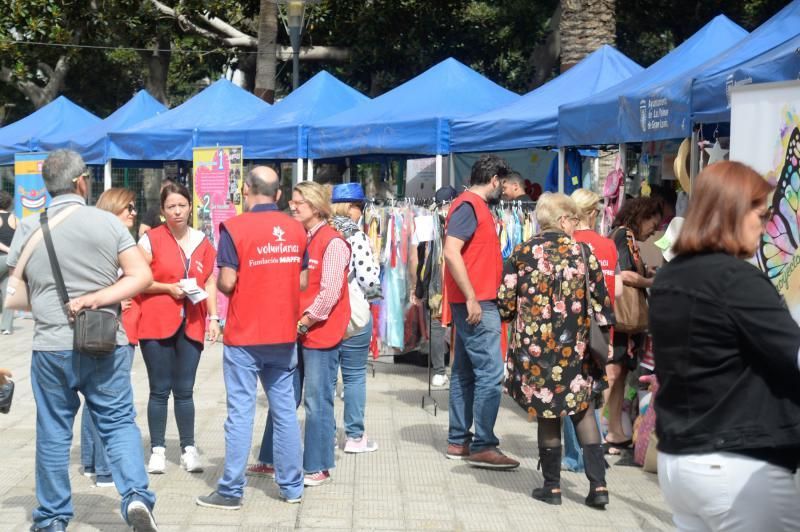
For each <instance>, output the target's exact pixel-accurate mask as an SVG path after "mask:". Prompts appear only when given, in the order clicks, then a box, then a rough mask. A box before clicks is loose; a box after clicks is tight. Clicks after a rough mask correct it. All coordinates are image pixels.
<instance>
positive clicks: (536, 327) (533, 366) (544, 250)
mask: <svg viewBox="0 0 800 532" xmlns="http://www.w3.org/2000/svg"><path fill="white" fill-rule="evenodd" d="M581 246H582V244H579V243H578V242H576V241H575V240H573V239H572V238H570V237H569V236H567V235H566V234H564V233H561V232H545V233H542V234H539V235H536V236H534V237H533V238H531V239H530V240H528V241H527V242H524V243H523V244H520V245H519V246H517V247H516V249H515V250H514V253H512V255H511V256H510V257H509V258H508V260H507V261H506V263H505V265H504V268H503V283H502V284H501V286H500V289H499V290H498V293H497V297H498V307H499V310H500V317H501V318H502V319H503V320H504V321H510V322H511V324H512V327H511V329H512V332H511V340H510V342H509V348H508V358H507V361H506V368H507V370H508V378H507V380H506V390H507V391H508V393H509V394H510V395H511V397H513V398H514V400H516V401H517V403H519V405H520V406H521V407H522V408H523V409H525V411H527V412H528V415H529V417H530V418H533V417H542V418H557V417H563V416H571V415H573V414H576V413H578V412H581V411H583V410H586V409H587V408H588V407H589V402H590V400H591V399H592V398H593V396H594V394H595V393H598V392H600V391H602V390H603V389H604V388H606V387H607V381H606V377H605V371H604V369H603V368H599V367H597V365H596V364H595V363H594V362H593V361H592V358H591V356H590V355H589V352H588V350H587V343H588V341H589V325H590V320H589V315H588V312H592V314H593V315H594V317H595V319H596V320H597V323H598V324H599V325H601V326H605V325H612V324H613V323H614V311H613V310H612V308H611V300H610V299H609V296H608V291H607V290H606V285H605V281H604V279H603V270H602V269H601V267H600V264H599V263H598V261H597V259H596V258H595V256H594V255H593V254H591V250H590V248H589V247H588V246H585V247H584V249H585V253H586V256H587V257H588V259H589V265H588V266H589V286H590V290H591V298H590V299H591V308H590V309H589V308H587V305H586V303H587V301H589V298H587V296H586V277H585V271H586V270H585V268H586V265H585V264H584V261H583V257H582V254H581Z"/></svg>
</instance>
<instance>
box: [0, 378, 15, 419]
mask: <svg viewBox="0 0 800 532" xmlns="http://www.w3.org/2000/svg"><path fill="white" fill-rule="evenodd" d="M13 398H14V381H12V380H11V379H8V380H7V381H6V383H5V384H3V385H2V386H0V414H8V411H9V410H10V409H11V400H12V399H13Z"/></svg>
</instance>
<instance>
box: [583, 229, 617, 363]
mask: <svg viewBox="0 0 800 532" xmlns="http://www.w3.org/2000/svg"><path fill="white" fill-rule="evenodd" d="M580 246H581V256H582V257H583V264H584V276H585V282H586V313H587V315H588V317H589V343H588V345H587V349H588V350H589V354H590V355H591V356H592V360H594V363H595V364H597V365H598V367H600V368H604V367H606V364H608V347H609V343H610V342H609V334H608V327H600V325H598V323H597V320H596V319H595V317H594V311H593V310H592V293H591V291H590V289H589V258H588V257H587V256H586V245H585V244H583V243H581V244H580Z"/></svg>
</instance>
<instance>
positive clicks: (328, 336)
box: [297, 224, 350, 349]
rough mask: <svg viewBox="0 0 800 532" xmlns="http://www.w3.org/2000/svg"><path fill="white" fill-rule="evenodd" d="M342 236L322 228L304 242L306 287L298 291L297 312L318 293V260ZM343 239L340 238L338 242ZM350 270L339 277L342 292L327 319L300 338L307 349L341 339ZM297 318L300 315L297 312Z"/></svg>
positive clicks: (347, 311) (347, 309)
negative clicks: (306, 257) (306, 262)
mask: <svg viewBox="0 0 800 532" xmlns="http://www.w3.org/2000/svg"><path fill="white" fill-rule="evenodd" d="M334 238H340V239H342V237H341V236H340V235H339V233H337V232H336V230H335V229H334V228H332V227H331V226H329V225H327V224H326V225H323V226H322V227H320V228H319V230H318V231H317V232H316V233H315V234H314V237H313V238H312V239H311V241H310V242H309V243H308V286H307V287H306V289H305V290H303V291H302V292H300V312H303V311H305V309H307V308H308V307H310V306H311V304H312V303H313V302H314V299H315V298H316V297H317V294H319V289H320V281H321V280H322V258H323V256H324V255H325V250H326V249H327V248H328V244H330V242H331V240H333V239H334ZM342 240H344V239H342ZM349 271H350V267H349V266H345V268H344V275H343V276H342V291H341V295H340V296H339V301H337V302H336V304H335V305H334V306H333V308H332V309H331V312H330V314H329V315H328V319H327V320H325V321H321V322H317V323H315V324H314V325H313V326H311V328H309V330H308V334H306V335H305V336H302V337H301V340H300V343H302V344H303V347H308V348H309V349H329V348H331V347H333V346H335V345H336V344H338V343H339V342H341V341H342V338H344V332H345V330H347V324H348V323H350V292H349V291H348V289H347V276H348V274H349ZM297 316H301V314H300V313H298V314H297Z"/></svg>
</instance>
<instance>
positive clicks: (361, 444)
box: [344, 434, 378, 453]
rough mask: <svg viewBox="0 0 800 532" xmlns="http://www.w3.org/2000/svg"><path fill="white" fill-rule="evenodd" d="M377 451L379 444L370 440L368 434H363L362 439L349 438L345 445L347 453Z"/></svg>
mask: <svg viewBox="0 0 800 532" xmlns="http://www.w3.org/2000/svg"><path fill="white" fill-rule="evenodd" d="M377 450H378V444H377V443H375V442H374V441H372V440H370V439H368V438H367V435H366V434H362V435H361V437H360V438H347V442H345V444H344V452H346V453H371V452H373V451H377Z"/></svg>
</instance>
